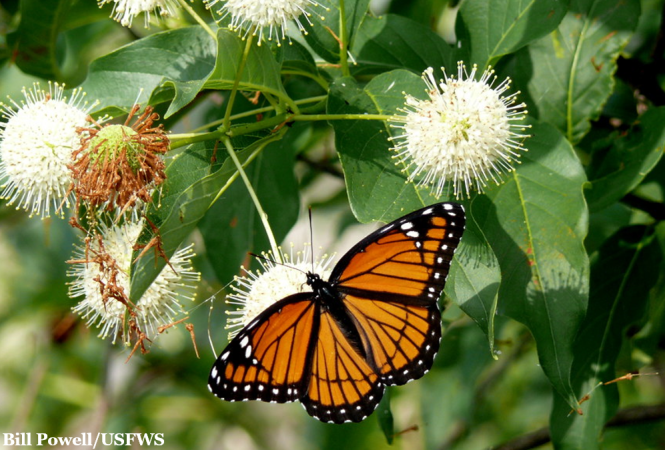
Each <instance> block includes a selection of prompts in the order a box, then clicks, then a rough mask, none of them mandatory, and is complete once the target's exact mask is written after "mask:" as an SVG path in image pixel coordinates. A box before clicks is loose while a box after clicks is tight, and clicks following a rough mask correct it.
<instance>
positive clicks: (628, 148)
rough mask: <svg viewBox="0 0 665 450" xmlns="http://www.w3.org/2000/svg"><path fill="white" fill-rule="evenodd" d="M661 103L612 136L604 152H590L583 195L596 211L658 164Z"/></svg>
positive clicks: (664, 119) (662, 137)
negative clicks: (625, 130)
mask: <svg viewBox="0 0 665 450" xmlns="http://www.w3.org/2000/svg"><path fill="white" fill-rule="evenodd" d="M663 123H665V107H660V108H653V109H649V110H648V111H647V112H645V113H644V114H642V115H641V116H640V118H639V121H638V122H637V123H636V124H635V125H633V127H632V128H631V129H630V131H629V132H627V133H623V134H622V135H621V136H620V137H619V138H616V139H614V140H612V141H611V142H612V144H614V145H613V146H612V147H611V148H610V150H609V151H608V152H602V151H599V152H597V153H596V154H594V155H593V160H592V163H591V166H590V167H589V179H590V181H591V185H590V187H589V189H588V190H587V191H586V198H587V201H588V202H589V208H590V209H591V211H599V210H601V209H603V208H606V207H608V206H610V205H611V204H613V203H614V202H616V201H617V200H619V199H621V198H622V197H623V196H624V195H626V194H627V193H629V192H630V191H632V190H633V189H635V187H636V186H637V185H638V184H640V183H641V182H642V180H643V179H644V177H645V176H646V175H647V174H648V173H649V172H650V171H651V170H652V169H653V168H654V167H655V166H656V164H658V161H659V160H660V158H661V157H662V155H663V149H664V148H665V129H663Z"/></svg>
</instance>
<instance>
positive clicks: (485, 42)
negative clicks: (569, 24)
mask: <svg viewBox="0 0 665 450" xmlns="http://www.w3.org/2000/svg"><path fill="white" fill-rule="evenodd" d="M566 10H567V5H566V2H562V1H560V0H527V1H523V0H467V1H465V2H463V3H462V6H461V8H460V10H459V13H458V16H457V17H458V19H457V24H456V28H457V34H458V36H459V40H460V41H461V43H462V48H463V49H465V50H466V51H468V52H469V61H471V62H473V63H476V64H478V66H479V69H480V70H481V72H482V71H483V70H484V69H485V68H487V66H490V65H496V62H497V61H498V59H499V58H500V57H501V56H503V55H506V54H508V53H513V52H515V51H517V50H519V49H520V48H522V47H524V46H526V45H528V44H529V43H531V42H533V41H535V40H537V39H540V38H542V37H543V36H545V35H547V34H549V33H550V32H552V31H553V30H555V29H556V27H557V26H558V25H559V23H560V22H561V20H562V19H563V17H564V15H565V14H566Z"/></svg>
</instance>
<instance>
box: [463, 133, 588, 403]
mask: <svg viewBox="0 0 665 450" xmlns="http://www.w3.org/2000/svg"><path fill="white" fill-rule="evenodd" d="M531 133H532V134H533V136H534V137H532V138H531V139H529V140H527V141H526V143H525V145H526V147H527V148H528V149H529V150H528V152H526V153H524V155H523V156H522V158H521V161H522V163H521V164H520V165H519V166H518V167H517V170H516V171H515V172H513V173H512V175H511V176H508V177H507V179H506V181H505V183H504V184H502V185H500V186H496V187H492V188H490V189H488V190H487V193H486V196H478V197H477V198H476V199H475V200H474V202H473V203H472V208H471V212H472V215H473V216H474V217H475V219H476V220H477V221H478V225H479V226H480V228H481V229H482V230H483V232H484V233H485V236H486V237H487V240H488V241H489V243H490V244H491V246H492V249H493V250H494V253H495V254H496V256H497V258H498V259H499V264H500V267H501V275H502V278H501V287H500V289H499V304H498V312H499V314H502V315H506V316H509V317H511V318H513V319H515V320H517V321H519V322H521V323H523V324H525V325H526V326H527V327H528V328H529V330H530V331H531V333H532V334H533V336H534V338H535V340H536V344H537V348H538V356H539V359H540V364H541V366H542V368H543V371H544V372H545V374H546V375H547V377H548V378H549V380H550V382H551V383H552V384H553V385H554V387H555V388H556V390H557V391H558V392H559V394H560V395H561V396H563V397H564V399H565V400H566V401H567V402H568V404H570V405H574V404H575V401H576V397H575V392H574V391H573V389H572V386H571V384H570V371H571V367H572V363H573V353H572V345H573V342H574V340H575V336H576V334H577V331H578V329H579V325H580V323H581V321H582V319H583V317H584V314H585V312H586V305H587V301H588V277H589V262H588V257H587V253H586V251H585V249H584V237H585V235H586V232H587V222H588V213H587V209H586V204H585V202H584V196H583V193H582V186H583V185H584V183H585V182H586V177H585V175H584V171H583V169H582V166H581V164H580V162H579V160H578V159H577V157H576V156H575V153H574V151H573V149H572V148H571V146H570V144H568V142H567V141H566V140H565V139H564V138H563V136H561V135H560V134H559V133H558V132H557V130H556V129H554V128H553V127H551V126H549V125H546V124H542V125H541V124H536V125H534V126H533V128H532V129H531Z"/></svg>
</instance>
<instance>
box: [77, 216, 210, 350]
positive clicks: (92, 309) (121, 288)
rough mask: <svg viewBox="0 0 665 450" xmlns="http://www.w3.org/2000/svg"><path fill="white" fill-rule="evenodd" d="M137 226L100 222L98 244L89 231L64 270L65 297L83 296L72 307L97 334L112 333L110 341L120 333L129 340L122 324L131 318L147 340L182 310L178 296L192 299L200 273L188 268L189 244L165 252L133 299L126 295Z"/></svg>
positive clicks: (137, 230)
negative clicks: (67, 279)
mask: <svg viewBox="0 0 665 450" xmlns="http://www.w3.org/2000/svg"><path fill="white" fill-rule="evenodd" d="M142 229H143V221H139V222H129V223H126V224H124V225H121V226H117V225H116V226H113V227H107V226H104V225H102V226H101V230H100V231H101V234H100V236H101V244H100V243H99V240H98V239H96V238H97V237H95V236H93V237H92V238H91V239H89V244H87V246H82V247H80V248H79V249H78V251H77V254H76V255H75V260H74V261H72V262H73V263H75V264H74V266H73V268H72V269H71V270H70V271H69V273H68V275H69V276H72V277H74V278H75V279H74V281H72V282H71V283H70V288H69V295H70V297H72V298H76V297H83V300H82V301H81V302H80V303H79V304H78V305H77V306H75V307H74V308H73V310H74V311H75V312H77V313H79V314H80V315H81V316H82V317H83V318H84V319H86V320H87V325H88V326H92V325H96V326H97V327H98V328H101V330H100V332H99V336H100V337H101V338H106V337H107V336H109V335H110V336H113V343H115V341H116V338H118V337H121V339H122V341H123V342H124V343H125V344H129V341H130V335H129V334H130V333H128V331H132V330H128V329H127V327H128V323H129V322H130V321H131V320H133V321H134V322H135V324H136V326H137V328H138V330H140V331H141V332H143V333H145V335H146V337H147V338H148V339H152V338H154V337H155V336H156V335H157V334H158V333H159V330H158V329H159V327H160V326H162V325H168V324H170V323H173V322H174V321H175V320H176V316H177V315H179V314H181V313H182V312H183V307H182V305H181V301H182V300H193V299H194V295H195V282H197V281H199V280H200V278H201V276H200V273H198V272H196V271H194V269H193V267H192V263H191V258H192V257H193V256H194V252H193V250H192V245H190V246H188V247H185V248H182V249H180V250H178V251H177V252H176V253H175V254H174V255H173V256H171V258H170V259H169V264H167V265H166V266H165V267H164V268H163V269H162V271H161V272H160V274H159V275H158V276H157V278H156V279H155V280H154V281H153V282H152V284H151V285H150V287H149V288H148V289H147V290H146V291H145V293H144V294H143V296H142V297H141V298H140V299H139V300H138V301H134V300H133V299H132V300H129V299H128V296H129V292H130V274H131V263H132V251H133V249H134V245H135V244H136V242H137V239H138V237H139V234H140V233H141V230H142ZM110 292H116V293H120V294H121V295H120V298H122V300H120V299H119V298H118V296H109V295H108V293H110ZM128 305H129V308H128ZM130 309H131V311H132V312H133V314H131V313H130Z"/></svg>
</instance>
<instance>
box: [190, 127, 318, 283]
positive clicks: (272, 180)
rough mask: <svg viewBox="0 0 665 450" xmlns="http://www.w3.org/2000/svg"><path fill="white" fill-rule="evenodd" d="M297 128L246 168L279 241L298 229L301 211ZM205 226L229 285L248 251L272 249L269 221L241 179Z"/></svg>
mask: <svg viewBox="0 0 665 450" xmlns="http://www.w3.org/2000/svg"><path fill="white" fill-rule="evenodd" d="M308 128H309V127H303V129H308ZM291 131H292V132H291V133H289V134H288V135H287V136H289V138H287V139H282V140H280V141H278V142H274V143H272V144H269V145H268V146H266V148H265V149H264V150H263V151H262V152H261V154H260V155H259V156H258V157H257V158H256V159H255V160H254V161H253V162H252V163H251V164H250V165H249V166H248V167H246V168H245V172H246V173H247V176H248V177H249V180H250V182H251V183H252V187H253V188H254V191H255V192H256V194H257V196H258V198H259V201H260V202H261V205H262V207H263V209H264V211H265V213H266V214H267V216H268V221H269V222H270V227H271V229H272V231H273V234H274V236H275V239H276V240H277V242H278V243H279V242H281V241H282V239H284V237H285V236H286V234H287V233H288V232H289V230H290V229H291V227H293V225H294V224H295V222H296V220H297V219H298V213H299V211H300V201H299V195H298V194H299V193H298V183H297V180H296V178H295V176H294V173H293V166H294V164H295V148H294V139H295V138H296V135H299V134H300V133H293V131H294V130H291ZM199 230H200V231H201V234H202V235H203V239H204V242H205V246H206V255H207V257H208V260H209V261H210V263H211V265H212V268H213V270H214V271H215V274H216V275H217V279H218V280H219V281H220V282H221V283H222V284H223V285H225V284H226V283H228V282H229V281H231V279H232V278H233V276H234V275H236V274H237V273H238V270H239V268H240V264H241V263H242V262H243V260H245V258H246V257H247V252H250V251H251V252H254V253H260V252H262V251H267V250H269V249H270V244H269V241H268V238H267V236H266V231H265V228H264V227H263V223H262V222H261V219H260V218H259V216H258V213H257V212H256V208H255V207H254V203H253V202H252V199H251V198H250V196H249V193H248V192H247V187H245V185H244V183H241V182H237V183H234V184H233V185H232V186H231V187H230V188H229V189H227V190H226V192H225V193H224V195H223V196H222V197H221V198H220V199H219V200H218V201H217V202H216V203H215V204H214V205H213V206H212V207H211V208H210V210H209V211H208V213H207V214H206V215H205V217H204V218H203V220H201V222H200V223H199ZM221 230H224V231H223V232H221Z"/></svg>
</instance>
